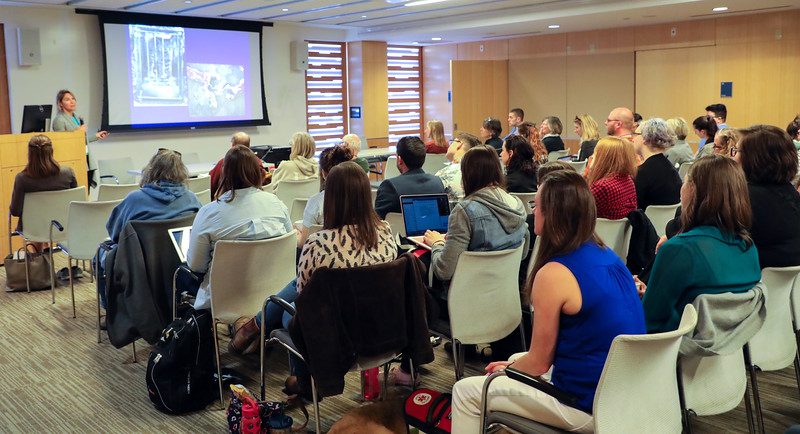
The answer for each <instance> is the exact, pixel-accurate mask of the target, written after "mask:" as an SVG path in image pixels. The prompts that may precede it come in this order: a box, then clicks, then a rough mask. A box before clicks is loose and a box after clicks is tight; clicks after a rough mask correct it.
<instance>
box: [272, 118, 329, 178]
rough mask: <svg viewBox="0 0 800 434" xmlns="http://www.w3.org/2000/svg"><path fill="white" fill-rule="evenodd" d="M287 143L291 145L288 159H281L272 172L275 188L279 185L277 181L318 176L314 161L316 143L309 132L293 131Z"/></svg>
mask: <svg viewBox="0 0 800 434" xmlns="http://www.w3.org/2000/svg"><path fill="white" fill-rule="evenodd" d="M289 144H290V145H291V146H292V153H291V154H290V155H289V160H287V161H282V162H281V163H280V164H279V165H278V168H277V169H275V170H274V171H273V172H272V183H273V184H275V189H276V190H277V189H278V187H279V186H278V182H280V181H283V180H289V181H297V180H302V179H309V178H318V177H319V168H318V167H317V162H316V161H314V152H316V150H317V145H316V143H315V142H314V138H313V137H311V134H308V133H306V132H298V133H294V134H293V135H292V140H290V141H289Z"/></svg>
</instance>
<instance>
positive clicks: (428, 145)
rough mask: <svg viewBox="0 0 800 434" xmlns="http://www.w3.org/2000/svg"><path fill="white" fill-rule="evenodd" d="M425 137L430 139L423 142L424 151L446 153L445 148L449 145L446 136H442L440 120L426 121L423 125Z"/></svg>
mask: <svg viewBox="0 0 800 434" xmlns="http://www.w3.org/2000/svg"><path fill="white" fill-rule="evenodd" d="M425 138H427V139H430V140H428V141H427V142H425V152H427V153H428V154H446V153H447V148H448V147H449V146H450V145H449V143H447V138H445V136H444V125H442V121H437V120H433V121H428V123H427V124H426V125H425Z"/></svg>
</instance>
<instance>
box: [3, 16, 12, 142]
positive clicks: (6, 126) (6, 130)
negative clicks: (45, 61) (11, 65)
mask: <svg viewBox="0 0 800 434" xmlns="http://www.w3.org/2000/svg"><path fill="white" fill-rule="evenodd" d="M5 34H6V32H5V26H4V25H3V24H2V23H0V134H11V95H9V93H8V65H6V38H5Z"/></svg>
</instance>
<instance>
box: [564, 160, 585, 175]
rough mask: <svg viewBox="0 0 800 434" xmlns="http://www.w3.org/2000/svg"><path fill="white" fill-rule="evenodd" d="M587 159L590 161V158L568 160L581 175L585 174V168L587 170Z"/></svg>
mask: <svg viewBox="0 0 800 434" xmlns="http://www.w3.org/2000/svg"><path fill="white" fill-rule="evenodd" d="M587 161H588V160H583V161H567V163H568V164H569V165H570V166H572V168H573V169H575V171H576V172H578V173H580V174H581V175H583V171H584V170H586V162H587Z"/></svg>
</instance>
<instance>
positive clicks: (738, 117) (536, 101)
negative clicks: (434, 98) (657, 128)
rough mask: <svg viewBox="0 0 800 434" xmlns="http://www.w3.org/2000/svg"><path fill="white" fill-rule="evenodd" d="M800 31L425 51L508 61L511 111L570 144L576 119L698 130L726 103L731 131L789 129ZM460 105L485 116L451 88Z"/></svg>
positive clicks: (790, 16) (799, 90)
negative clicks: (764, 126)
mask: <svg viewBox="0 0 800 434" xmlns="http://www.w3.org/2000/svg"><path fill="white" fill-rule="evenodd" d="M798 22H800V10H796V9H795V10H786V11H781V12H774V13H764V14H753V15H744V16H728V17H725V16H721V17H720V18H709V19H701V20H693V21H684V22H674V23H665V24H658V25H649V26H638V27H625V28H616V29H604V30H594V31H586V32H572V33H560V34H551V35H539V36H526V37H518V38H510V39H503V40H496V41H483V42H471V43H464V44H451V45H449V46H438V47H436V48H431V49H429V48H430V47H429V48H426V51H425V62H429V61H432V59H430V58H429V57H430V56H433V55H436V56H437V59H436V60H435V61H437V62H439V63H441V62H443V61H444V59H443V58H442V56H446V55H448V54H449V55H450V56H453V57H451V59H452V60H457V61H459V63H460V62H462V61H485V60H504V59H507V60H508V74H509V76H508V103H509V106H508V107H509V108H511V107H515V106H520V107H522V108H523V109H524V110H525V112H526V119H527V120H531V121H534V122H537V123H538V122H539V121H540V120H541V117H542V116H545V115H549V114H555V115H557V116H559V117H562V121H564V130H565V134H564V135H567V136H568V135H574V133H573V132H572V124H571V119H572V118H573V117H574V116H575V115H576V114H578V113H584V112H586V113H589V114H590V115H592V116H593V117H594V118H595V120H596V121H597V122H598V124H600V128H601V130H602V129H603V125H602V121H604V120H605V117H606V116H607V114H608V112H609V111H610V110H611V109H612V108H613V107H615V106H620V105H623V106H628V107H630V108H632V109H633V110H635V111H638V112H639V113H641V114H642V115H644V117H645V118H648V117H656V116H657V117H664V118H669V117H673V116H682V117H684V118H685V119H686V120H687V121H689V122H691V121H692V120H693V119H694V118H695V117H697V116H700V115H703V114H705V111H704V110H703V109H704V108H705V106H706V105H708V104H711V103H716V102H722V103H724V104H726V105H727V106H728V113H729V115H728V120H729V124H730V125H733V126H739V127H741V126H748V125H752V124H755V123H768V124H773V125H777V126H779V127H781V128H783V127H785V126H786V124H788V123H789V121H790V120H791V119H793V118H794V116H795V115H796V114H797V113H800V102H798V101H800V100H799V99H798V98H797V95H798V94H800V50H798V49H797V47H798V46H800V26H798V25H797V23H798ZM481 47H483V50H482V51H481ZM722 81H732V82H733V97H732V98H721V97H720V82H722ZM425 86H426V89H428V91H430V88H431V87H433V86H447V83H442V82H441V80H438V81H436V82H428V77H425ZM456 99H459V101H460V102H462V103H465V104H466V103H468V102H469V101H472V102H471V104H472V105H475V106H476V107H481V106H482V104H483V102H482V101H483V99H484V98H483V97H482V95H480V94H472V95H457V94H456V89H455V87H453V100H454V101H455V100H456ZM446 110H447V107H446V106H445V105H430V106H428V105H426V107H425V116H426V118H430V117H437V116H438V117H442V116H445V114H444V113H443V112H445V111H446ZM453 111H455V108H454V109H453ZM486 115H487V116H488V113H487V114H486ZM501 119H502V118H501ZM692 138H694V140H697V138H696V137H691V136H690V139H692Z"/></svg>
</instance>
